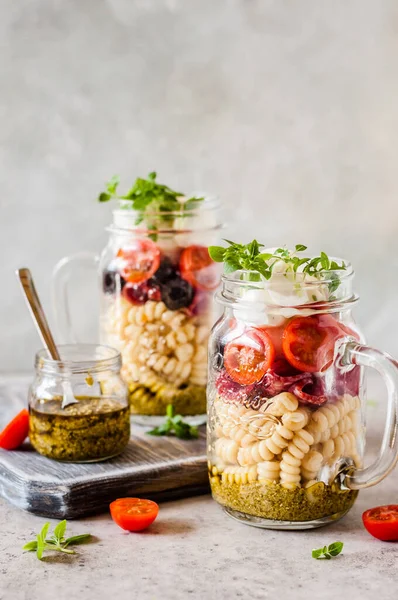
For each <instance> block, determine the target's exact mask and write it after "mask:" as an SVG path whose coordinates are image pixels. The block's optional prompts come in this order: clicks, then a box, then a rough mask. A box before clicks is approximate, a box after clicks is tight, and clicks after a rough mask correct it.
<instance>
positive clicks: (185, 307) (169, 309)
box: [54, 198, 221, 423]
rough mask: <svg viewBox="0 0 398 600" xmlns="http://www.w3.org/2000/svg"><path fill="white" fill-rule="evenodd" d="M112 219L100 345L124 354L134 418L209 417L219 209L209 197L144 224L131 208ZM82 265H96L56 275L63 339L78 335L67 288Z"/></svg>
mask: <svg viewBox="0 0 398 600" xmlns="http://www.w3.org/2000/svg"><path fill="white" fill-rule="evenodd" d="M121 206H123V204H122V205H121ZM113 216H114V218H113V225H112V226H111V227H110V228H109V230H108V231H109V234H110V236H109V240H108V244H107V246H106V248H105V249H104V251H103V252H102V254H101V257H100V258H99V259H97V266H98V271H99V280H100V298H101V309H100V312H101V314H100V342H101V343H103V344H107V345H110V346H112V347H114V348H116V349H118V350H119V351H120V352H121V355H122V359H123V367H122V376H123V379H124V381H125V382H126V383H127V385H128V388H129V399H130V407H131V412H132V413H135V414H136V415H146V416H154V415H164V414H165V413H166V407H167V405H168V404H173V405H174V408H175V411H176V412H177V413H179V414H182V415H205V414H206V383H207V343H208V335H209V333H210V329H211V326H212V324H213V323H214V317H213V302H212V297H213V294H214V290H215V289H216V288H217V287H218V285H219V282H220V271H219V266H218V265H217V264H215V263H214V262H213V261H212V260H211V259H210V257H209V254H208V251H207V247H208V246H209V245H210V244H214V243H215V242H217V240H218V236H219V230H220V227H221V216H220V205H219V203H218V201H217V200H216V199H212V198H206V199H205V200H201V201H197V202H195V201H190V208H189V210H187V209H186V208H185V209H184V211H181V212H174V213H171V212H158V213H151V214H150V219H148V215H146V217H145V221H142V216H141V215H140V214H139V213H137V212H135V211H134V210H132V209H131V208H119V209H118V210H115V211H114V213H113ZM82 258H83V260H85V261H86V262H87V261H88V262H89V263H90V262H92V258H91V257H87V255H84V256H83V257H82V256H79V255H77V256H76V257H71V258H69V259H64V260H63V261H61V263H59V265H58V266H57V268H56V271H55V279H54V283H55V303H54V307H55V312H56V315H57V323H58V329H59V330H60V336H61V339H63V340H65V338H66V339H68V340H69V339H70V336H71V335H73V334H74V332H73V323H72V322H71V319H70V310H69V308H68V304H67V297H68V294H67V292H66V290H65V287H66V286H67V285H68V281H69V279H70V270H71V268H72V269H73V268H74V266H75V262H76V261H81V260H82ZM74 338H75V340H76V338H77V336H76V334H75V336H74ZM148 420H149V421H151V420H153V419H146V418H142V419H141V422H144V423H146V422H147V421H148ZM200 420H202V421H203V418H202V419H200Z"/></svg>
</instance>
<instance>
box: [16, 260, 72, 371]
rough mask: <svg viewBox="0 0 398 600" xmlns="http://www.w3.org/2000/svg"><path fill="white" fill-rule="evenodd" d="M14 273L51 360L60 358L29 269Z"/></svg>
mask: <svg viewBox="0 0 398 600" xmlns="http://www.w3.org/2000/svg"><path fill="white" fill-rule="evenodd" d="M16 274H17V277H18V279H19V281H20V283H21V286H22V289H23V292H24V294H25V298H26V301H27V303H28V306H29V309H30V312H31V314H32V317H33V320H34V322H35V325H36V327H37V330H38V332H39V335H40V337H41V339H42V341H43V343H44V345H45V347H46V348H47V350H48V352H49V354H50V356H51V358H52V359H53V360H61V357H60V355H59V352H58V350H57V346H56V345H55V342H54V338H53V336H52V334H51V331H50V327H49V326H48V323H47V319H46V316H45V314H44V311H43V308H42V305H41V302H40V299H39V296H38V294H37V292H36V288H35V285H34V283H33V279H32V275H31V272H30V270H29V269H18V270H17V272H16Z"/></svg>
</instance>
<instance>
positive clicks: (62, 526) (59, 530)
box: [54, 519, 66, 540]
mask: <svg viewBox="0 0 398 600" xmlns="http://www.w3.org/2000/svg"><path fill="white" fill-rule="evenodd" d="M65 531H66V520H65V519H64V520H63V521H60V522H59V523H58V525H57V526H56V527H55V529H54V537H55V539H57V540H62V538H63V537H64V535H65Z"/></svg>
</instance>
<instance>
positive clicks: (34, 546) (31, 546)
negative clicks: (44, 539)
mask: <svg viewBox="0 0 398 600" xmlns="http://www.w3.org/2000/svg"><path fill="white" fill-rule="evenodd" d="M22 550H25V551H26V552H32V550H37V540H33V541H32V542H28V543H27V544H25V546H23V548H22Z"/></svg>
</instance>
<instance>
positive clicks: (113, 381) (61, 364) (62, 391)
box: [29, 344, 130, 462]
mask: <svg viewBox="0 0 398 600" xmlns="http://www.w3.org/2000/svg"><path fill="white" fill-rule="evenodd" d="M58 349H59V352H60V355H61V358H62V360H61V361H54V360H52V359H50V358H48V354H47V352H46V350H40V351H39V352H38V353H37V354H36V362H35V368H36V377H35V379H34V381H33V384H32V386H31V388H30V393H29V412H30V421H29V437H30V442H31V444H32V446H33V447H34V448H35V450H37V452H39V453H40V454H43V455H44V456H47V457H48V458H52V459H54V460H59V461H65V462H96V461H100V460H106V459H108V458H111V457H113V456H116V455H117V454H120V452H122V451H123V450H124V448H125V447H126V446H127V444H128V441H129V439H130V410H129V402H128V394H127V387H126V385H125V383H124V382H123V380H122V378H121V376H120V368H121V360H122V359H121V356H120V353H119V352H118V351H117V350H114V349H113V348H110V347H108V346H97V345H89V344H74V345H65V346H59V347H58Z"/></svg>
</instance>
